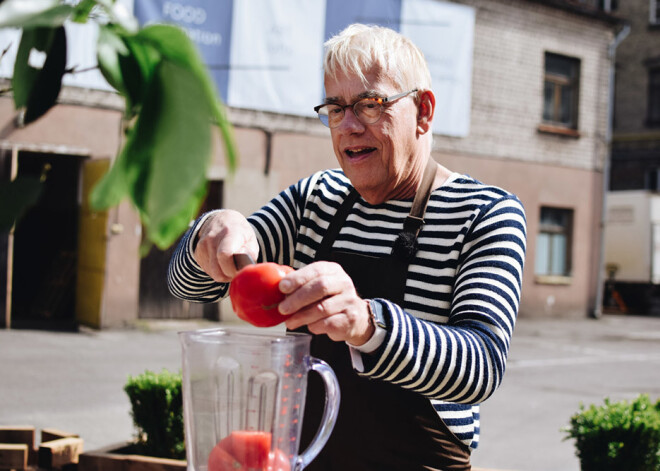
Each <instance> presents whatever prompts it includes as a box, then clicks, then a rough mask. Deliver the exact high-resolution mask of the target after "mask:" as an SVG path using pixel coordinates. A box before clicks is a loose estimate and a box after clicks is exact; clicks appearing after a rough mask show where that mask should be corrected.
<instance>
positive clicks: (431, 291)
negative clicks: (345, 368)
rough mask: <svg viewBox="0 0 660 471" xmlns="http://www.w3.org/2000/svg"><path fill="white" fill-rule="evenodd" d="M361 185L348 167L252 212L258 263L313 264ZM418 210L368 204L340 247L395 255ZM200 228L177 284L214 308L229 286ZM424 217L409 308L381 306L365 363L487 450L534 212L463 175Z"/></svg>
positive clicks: (360, 205)
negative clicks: (200, 244)
mask: <svg viewBox="0 0 660 471" xmlns="http://www.w3.org/2000/svg"><path fill="white" fill-rule="evenodd" d="M350 188H351V186H350V182H349V181H348V179H347V178H346V177H345V176H344V174H343V173H342V172H341V171H340V170H328V171H324V172H319V173H317V174H315V175H314V176H312V177H310V178H307V179H304V180H301V181H300V182H298V183H297V184H295V185H292V186H291V187H289V188H288V189H287V190H285V191H283V192H282V193H280V194H279V195H278V196H277V197H275V198H274V199H273V200H272V201H271V202H270V203H268V204H267V205H266V206H264V207H263V208H262V209H260V210H259V211H257V212H256V213H254V214H253V215H251V216H250V217H249V218H248V219H249V221H250V223H251V224H252V226H253V228H254V229H255V232H256V234H257V239H258V240H259V245H260V249H261V253H260V255H259V259H260V260H262V261H263V260H268V261H275V262H278V263H283V264H287V265H292V266H293V267H294V268H300V267H302V266H304V265H307V264H309V263H311V262H312V261H313V260H314V256H315V253H316V250H317V249H318V247H319V244H320V242H321V240H322V239H323V236H324V235H325V232H326V230H327V228H328V225H329V224H330V221H331V219H332V217H333V216H334V215H335V213H336V211H337V209H338V207H339V206H340V204H341V203H342V201H343V200H344V198H345V197H346V195H347V194H348V192H349V190H350ZM411 205H412V198H411V199H409V200H402V201H387V202H385V203H382V204H379V205H371V204H369V203H367V202H366V201H364V200H363V199H361V198H358V200H357V202H356V203H355V205H354V207H353V209H352V210H351V213H350V215H349V216H348V218H347V220H346V223H345V225H344V226H343V227H342V229H341V231H340V233H339V235H338V236H337V239H336V241H335V243H334V245H333V247H335V248H341V249H342V250H344V251H349V252H355V253H362V254H370V255H387V254H389V253H390V251H391V249H392V245H393V243H394V240H395V239H396V237H397V234H398V233H399V232H400V231H401V229H402V227H403V221H404V220H405V218H406V216H407V215H408V213H409V211H410V207H411ZM200 220H201V218H200ZM200 220H198V221H197V223H196V224H195V226H193V228H192V229H191V230H190V231H189V233H188V234H186V236H185V237H184V239H183V240H182V242H181V243H180V245H179V247H178V248H177V251H176V253H175V255H174V257H173V258H172V262H171V266H170V273H169V281H168V282H169V285H170V289H171V291H172V293H173V294H174V295H175V296H178V297H180V298H182V299H187V300H190V301H201V302H204V301H212V300H217V299H219V298H221V297H223V296H225V295H226V291H227V285H225V284H218V283H214V282H213V281H211V280H210V278H209V277H208V276H206V275H205V274H204V273H203V272H202V271H201V270H200V268H199V266H198V265H197V264H196V263H195V261H194V259H193V258H192V242H191V240H192V237H193V235H194V234H195V232H196V227H198V226H199V225H200ZM424 220H425V224H424V226H423V228H422V231H421V232H420V234H419V238H418V243H419V250H418V252H417V254H416V257H415V259H414V260H413V262H412V263H411V264H410V266H409V268H408V279H407V282H406V290H405V296H404V303H403V306H398V305H396V304H393V303H391V302H390V301H388V300H386V299H378V300H377V302H379V303H381V305H382V307H383V312H384V314H385V318H386V321H387V335H386V338H385V340H384V342H383V344H382V345H381V347H380V348H379V349H378V351H377V352H376V354H375V355H362V357H363V363H364V371H363V372H362V373H360V374H362V375H364V376H367V377H371V378H375V379H380V380H383V381H388V382H391V383H394V384H397V385H399V386H401V387H403V388H406V389H410V390H412V391H416V392H418V393H420V394H422V395H424V396H425V397H427V398H428V399H429V400H430V402H431V403H432V405H433V407H434V408H435V410H436V411H437V412H438V415H439V416H440V417H441V418H442V419H443V420H444V422H445V423H446V424H447V426H448V427H449V429H450V430H451V431H452V432H453V433H454V434H456V436H457V437H458V438H459V439H460V440H462V441H463V442H464V443H466V444H467V445H469V446H471V447H473V448H476V446H477V444H478V438H479V407H478V405H479V404H480V403H481V402H483V401H484V400H485V399H486V398H488V397H489V396H490V395H491V394H492V393H493V392H494V391H495V390H496V389H497V387H498V386H499V385H500V383H501V381H502V375H503V374H504V369H505V364H506V357H507V353H508V351H509V344H510V341H511V335H512V333H513V328H514V325H515V320H516V315H517V312H518V306H519V301H520V291H521V283H522V270H523V262H524V257H525V241H526V226H525V214H524V210H523V207H522V205H521V203H520V201H519V200H518V199H517V198H516V197H515V196H514V195H512V194H511V193H508V192H506V191H504V190H502V189H500V188H497V187H493V186H487V185H484V184H482V183H480V182H478V181H476V180H474V179H472V178H469V177H466V176H457V175H454V177H453V178H451V179H450V180H449V181H448V182H446V183H445V184H444V185H443V186H442V187H440V188H438V189H436V190H434V191H433V192H432V194H431V198H430V200H429V203H428V206H427V210H426V215H425V217H424Z"/></svg>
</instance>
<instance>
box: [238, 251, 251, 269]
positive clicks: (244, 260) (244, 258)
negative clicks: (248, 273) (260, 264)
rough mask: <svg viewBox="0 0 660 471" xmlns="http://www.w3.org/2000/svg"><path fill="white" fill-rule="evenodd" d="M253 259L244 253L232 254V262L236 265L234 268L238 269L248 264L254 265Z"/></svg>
mask: <svg viewBox="0 0 660 471" xmlns="http://www.w3.org/2000/svg"><path fill="white" fill-rule="evenodd" d="M254 263H255V262H254V259H253V258H252V257H250V255H249V254H246V253H235V254H234V264H235V265H236V269H237V270H240V269H241V268H245V267H247V266H248V265H254Z"/></svg>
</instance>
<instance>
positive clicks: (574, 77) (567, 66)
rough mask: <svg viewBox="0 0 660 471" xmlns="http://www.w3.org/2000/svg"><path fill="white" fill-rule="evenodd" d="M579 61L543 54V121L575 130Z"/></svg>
mask: <svg viewBox="0 0 660 471" xmlns="http://www.w3.org/2000/svg"><path fill="white" fill-rule="evenodd" d="M579 84H580V60H579V59H574V58H572V57H566V56H561V55H559V54H552V53H550V52H546V53H545V82H544V87H543V121H544V122H545V123H547V124H551V125H555V126H561V127H567V128H571V129H577V117H578V96H579Z"/></svg>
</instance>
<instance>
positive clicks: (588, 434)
mask: <svg viewBox="0 0 660 471" xmlns="http://www.w3.org/2000/svg"><path fill="white" fill-rule="evenodd" d="M564 432H565V433H566V434H567V437H566V439H571V438H573V439H575V448H576V455H577V456H578V458H579V459H580V465H581V469H582V471H660V400H658V401H657V402H656V403H655V404H653V403H652V402H651V400H650V398H649V396H648V395H647V394H641V395H639V396H638V397H637V398H636V399H635V400H633V401H630V402H629V401H620V402H612V401H610V399H609V398H606V399H605V404H604V405H601V406H598V407H597V406H595V405H591V406H590V407H589V408H585V406H584V405H583V404H581V405H580V410H579V412H577V413H576V414H574V415H573V416H572V417H571V419H570V426H569V427H566V428H565V429H564Z"/></svg>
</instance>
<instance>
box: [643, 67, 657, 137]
mask: <svg viewBox="0 0 660 471" xmlns="http://www.w3.org/2000/svg"><path fill="white" fill-rule="evenodd" d="M646 99H647V102H646V125H647V126H648V127H651V128H656V127H660V64H657V63H654V64H653V65H649V66H648V93H647V97H646Z"/></svg>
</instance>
